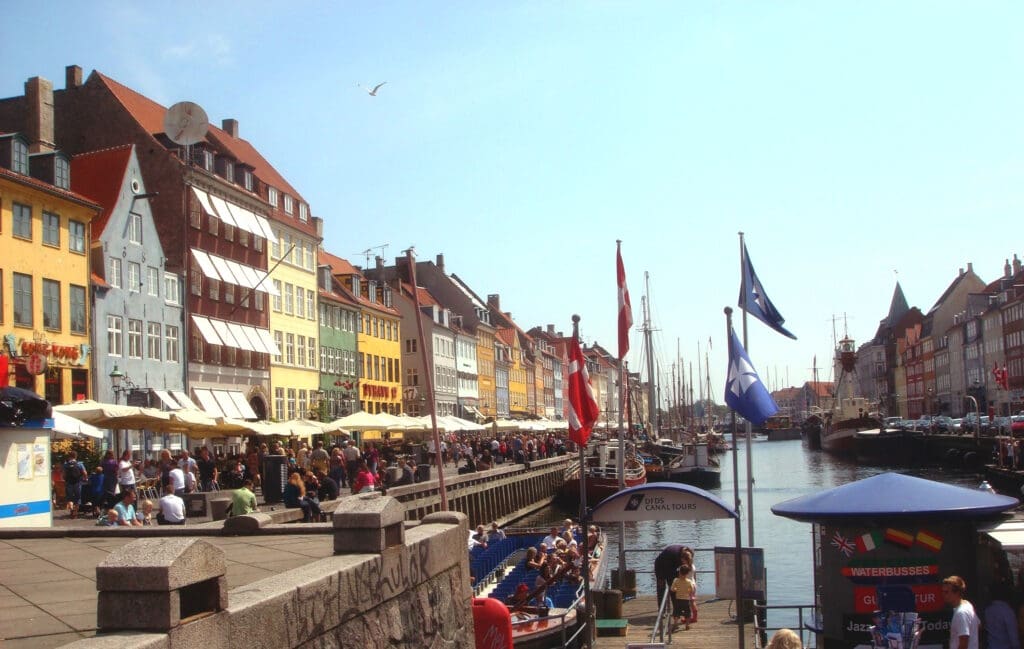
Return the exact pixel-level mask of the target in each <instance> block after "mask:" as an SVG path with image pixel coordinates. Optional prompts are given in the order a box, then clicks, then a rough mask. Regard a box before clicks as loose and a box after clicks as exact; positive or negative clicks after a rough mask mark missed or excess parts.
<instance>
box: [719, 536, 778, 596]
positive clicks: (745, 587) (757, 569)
mask: <svg viewBox="0 0 1024 649" xmlns="http://www.w3.org/2000/svg"><path fill="white" fill-rule="evenodd" d="M740 560H741V561H742V562H743V583H742V584H741V589H742V591H741V593H740V599H756V600H765V599H766V593H767V584H766V583H765V582H766V578H765V572H764V549H763V548H741V549H740ZM715 597H717V598H718V599H737V597H736V548H729V547H721V546H716V547H715Z"/></svg>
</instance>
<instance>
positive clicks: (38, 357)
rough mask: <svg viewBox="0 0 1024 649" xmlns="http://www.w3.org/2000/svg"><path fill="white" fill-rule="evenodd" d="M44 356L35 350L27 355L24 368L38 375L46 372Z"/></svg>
mask: <svg viewBox="0 0 1024 649" xmlns="http://www.w3.org/2000/svg"><path fill="white" fill-rule="evenodd" d="M46 365H47V363H46V357H45V356H43V355H42V354H40V353H39V352H36V353H34V354H32V355H31V356H29V357H28V359H27V360H26V361H25V369H26V370H28V373H29V374H35V375H36V376H39V375H40V374H43V373H44V372H46Z"/></svg>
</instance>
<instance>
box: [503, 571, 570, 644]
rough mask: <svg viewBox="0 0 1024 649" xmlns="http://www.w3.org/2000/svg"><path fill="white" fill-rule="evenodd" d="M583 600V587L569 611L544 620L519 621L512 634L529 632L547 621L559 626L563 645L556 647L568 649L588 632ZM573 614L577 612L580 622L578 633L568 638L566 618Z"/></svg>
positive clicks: (513, 626) (513, 627) (515, 623)
mask: <svg viewBox="0 0 1024 649" xmlns="http://www.w3.org/2000/svg"><path fill="white" fill-rule="evenodd" d="M583 600H584V597H583V587H582V586H581V587H580V588H579V589H578V590H577V591H576V599H575V600H573V603H572V604H571V605H570V606H569V607H568V608H567V609H565V612H563V613H559V614H558V615H548V616H547V617H543V618H541V617H535V618H530V619H527V620H518V621H516V622H513V623H512V632H513V633H515V631H516V630H517V629H519V630H521V631H525V630H529V629H527V627H530V626H532V625H535V624H538V623H540V622H542V621H547V622H548V623H549V624H550V623H552V622H555V623H557V624H558V625H559V635H560V637H561V643H560V644H558V645H554V646H559V647H568V646H570V645H571V644H572V643H573V642H575V641H576V640H577V638H579V636H580V634H581V633H583V632H584V631H586V630H587V626H588V620H587V619H586V618H587V616H586V606H585V602H584V601H583ZM573 612H575V615H576V619H577V621H579V624H578V625H577V627H576V631H574V632H573V634H572V635H571V636H569V637H566V630H567V629H568V625H567V624H566V622H565V618H566V617H567V616H568V615H569V614H570V613H573Z"/></svg>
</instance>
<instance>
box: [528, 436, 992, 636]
mask: <svg viewBox="0 0 1024 649" xmlns="http://www.w3.org/2000/svg"><path fill="white" fill-rule="evenodd" d="M751 446H752V456H753V471H752V476H753V479H754V506H753V511H754V545H755V546H756V547H760V548H764V554H765V565H766V567H767V573H768V575H767V576H768V604H770V605H801V604H802V605H810V604H811V603H812V602H813V586H814V583H813V582H814V575H813V569H812V557H811V525H810V524H809V523H799V522H797V521H792V520H790V519H788V518H781V517H779V516H775V515H774V514H772V512H771V507H772V505H775V504H776V503H780V502H783V501H785V500H790V499H791V498H798V497H800V496H805V495H808V494H811V493H814V492H817V491H822V490H825V489H831V488H832V487H837V486H840V485H843V484H847V483H849V482H854V481H856V480H861V479H863V478H868V477H871V476H873V475H877V474H879V473H883V472H885V471H899V472H901V473H905V474H907V475H913V476H917V477H921V478H927V479H930V480H937V481H940V482H945V483H949V484H956V485H960V486H964V487H971V488H974V487H977V486H978V484H979V483H980V482H981V480H982V477H981V476H980V475H979V474H977V473H972V472H967V471H963V470H957V469H950V468H944V467H907V468H891V467H890V468H882V467H871V466H860V465H858V464H857V463H855V462H853V461H852V460H845V459H841V458H837V457H835V456H833V455H830V454H828V453H825V452H824V451H820V450H811V449H809V448H807V447H806V446H805V445H804V444H803V443H802V442H801V441H800V440H791V441H784V442H753V443H752V444H751ZM738 453H739V455H738V458H737V459H738V461H739V481H740V499H741V512H742V523H743V531H742V534H743V544H744V545H747V543H748V540H747V528H748V522H747V515H748V512H749V508H748V506H747V502H746V500H747V490H746V489H747V487H746V463H747V459H746V443H745V441H743V440H741V443H740V448H739V450H738ZM719 461H720V462H721V464H722V486H721V487H720V488H718V489H712V490H711V492H712V493H714V494H715V495H717V496H719V497H720V498H722V499H723V500H725V501H726V502H728V503H730V504H731V503H733V502H734V501H733V497H734V491H733V471H732V456H731V455H729V454H725V455H721V456H719ZM567 516H572V517H573V518H576V517H577V516H578V512H577V511H568V510H566V509H564V508H561V507H549V508H546V509H544V510H542V511H539V512H537V513H535V514H533V515H531V516H530V517H529V518H527V519H523V520H522V521H518V522H516V523H515V525H514V526H516V527H518V526H522V525H524V524H535V523H536V524H542V523H548V522H551V521H553V520H560V519H563V518H566V517H567ZM606 531H607V532H608V538H609V540H610V541H611V547H609V548H608V554H609V561H610V564H609V566H610V567H615V566H616V565H617V557H618V533H617V530H616V528H615V527H614V526H613V527H612V528H611V529H608V530H606ZM734 539H735V525H734V523H733V521H731V520H711V521H674V520H665V521H649V522H642V523H627V524H626V547H627V567H628V568H629V569H634V570H636V571H637V588H638V589H639V591H640V592H641V593H653V592H654V576H653V575H652V574H651V573H650V571H651V570H652V564H653V561H654V557H655V555H656V552H641V551H640V550H657V551H660V550H661V548H662V547H664V546H666V545H669V544H672V543H682V544H685V545H689V546H691V547H694V548H699V549H706V550H710V549H712V548H714V547H715V546H732V545H733V544H734ZM695 563H696V568H697V571H698V588H699V593H700V597H701V598H702V599H703V598H706V597H712V596H713V595H714V579H713V576H712V574H713V573H712V572H705V571H713V569H714V560H713V553H712V552H710V551H708V552H701V551H698V552H697V556H696V558H695ZM701 573H703V574H701ZM609 574H611V573H610V571H609ZM788 617H789V615H787V614H785V613H773V614H772V615H771V617H770V619H769V623H770V625H771V626H786V625H791V624H795V620H796V617H795V613H793V614H792V620H790V619H787V618H788Z"/></svg>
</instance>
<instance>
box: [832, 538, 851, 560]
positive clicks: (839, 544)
mask: <svg viewBox="0 0 1024 649" xmlns="http://www.w3.org/2000/svg"><path fill="white" fill-rule="evenodd" d="M832 547H834V548H835V549H837V550H839V551H840V552H842V553H843V554H844V555H846V556H848V557H852V556H853V553H854V552H856V551H857V546H856V545H854V544H853V541H850V540H849V539H848V538H846V537H845V536H843V535H842V534H840V533H839V532H836V533H835V534H833V535H832Z"/></svg>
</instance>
